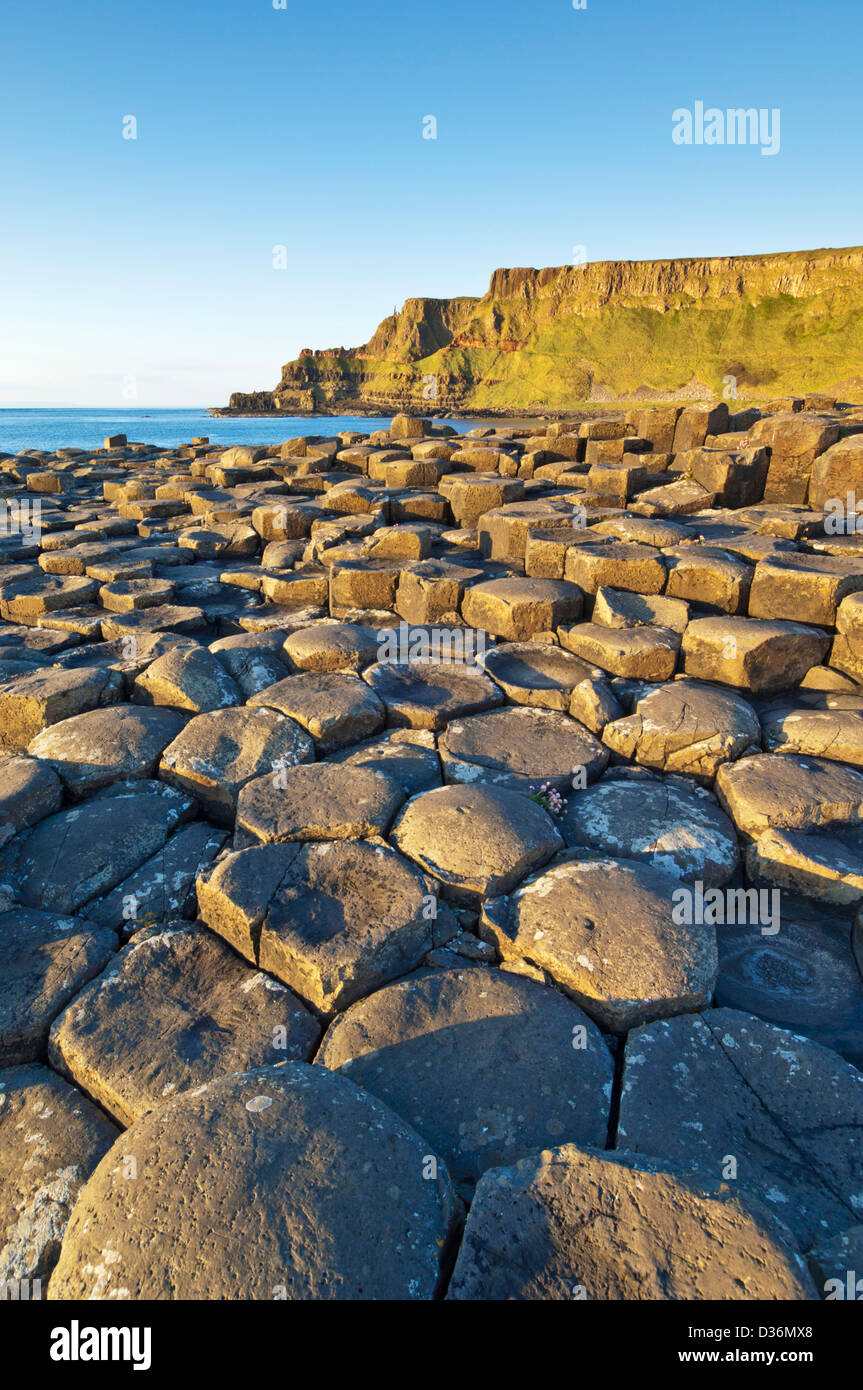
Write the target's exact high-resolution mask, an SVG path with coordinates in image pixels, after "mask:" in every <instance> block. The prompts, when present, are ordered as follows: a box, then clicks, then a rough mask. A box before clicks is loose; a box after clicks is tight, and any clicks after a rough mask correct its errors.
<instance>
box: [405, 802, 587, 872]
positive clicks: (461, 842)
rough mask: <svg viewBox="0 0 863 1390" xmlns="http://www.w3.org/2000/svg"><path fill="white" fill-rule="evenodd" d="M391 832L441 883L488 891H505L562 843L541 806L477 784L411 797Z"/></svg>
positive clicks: (409, 854) (409, 855)
mask: <svg viewBox="0 0 863 1390" xmlns="http://www.w3.org/2000/svg"><path fill="white" fill-rule="evenodd" d="M390 838H391V839H392V841H393V843H394V844H395V845H397V846H398V848H399V849H400V850H401V851H402V852H403V853H404V854H406V855H407V856H408V858H411V859H414V860H416V862H417V863H418V864H420V865H421V866H422V867H423V868H424V869H427V870H428V872H429V873H431V874H433V875H434V877H435V878H438V879H440V881H441V883H442V884H443V885H444V886H445V887H450V888H452V889H454V890H456V891H458V890H461V891H462V892H464V893H467V894H482V895H485V894H488V895H490V896H493V895H494V894H495V893H506V892H508V891H509V889H510V888H512V887H514V886H515V884H516V883H517V882H518V880H519V879H520V878H522V877H523V876H524V875H525V873H526V872H527V871H528V869H530V868H532V867H533V866H534V865H537V864H541V863H544V862H545V860H547V859H549V858H550V857H551V855H552V854H553V853H554V852H555V850H557V849H560V848H561V847H562V840H561V837H560V835H559V834H558V831H557V830H556V828H555V826H554V823H553V821H552V818H551V816H549V815H548V813H547V812H546V811H545V810H543V808H542V807H541V806H538V805H537V804H536V803H535V802H532V801H530V800H529V799H528V798H527V797H526V796H522V795H521V794H520V793H519V792H514V791H508V790H505V789H503V788H499V787H490V786H486V785H480V784H476V785H472V786H452V787H441V788H439V789H438V790H436V791H430V792H424V793H422V795H420V796H417V797H414V798H413V800H412V801H409V802H408V804H407V806H406V807H405V808H404V810H403V811H402V812H401V814H400V816H399V817H398V819H397V821H396V823H395V825H394V826H393V829H392V832H391V837H390Z"/></svg>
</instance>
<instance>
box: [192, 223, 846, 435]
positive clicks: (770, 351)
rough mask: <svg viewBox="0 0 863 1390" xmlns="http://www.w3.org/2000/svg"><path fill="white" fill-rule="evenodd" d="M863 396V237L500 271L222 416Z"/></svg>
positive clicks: (306, 358)
mask: <svg viewBox="0 0 863 1390" xmlns="http://www.w3.org/2000/svg"><path fill="white" fill-rule="evenodd" d="M798 391H803V392H808V391H820V392H829V393H832V394H833V395H834V396H839V397H844V398H847V399H851V400H854V399H860V397H861V395H863V248H861V247H848V248H844V249H839V250H817V251H795V252H789V253H781V254H774V255H764V256H716V257H710V258H700V259H689V260H687V259H678V260H663V261H597V262H590V263H585V264H579V265H569V266H556V267H547V268H546V269H544V270H532V269H510V270H496V271H495V272H494V274H493V275H492V277H491V283H490V284H489V288H488V290H487V292H486V293H485V294H484V295H483V296H482V297H481V298H471V297H468V296H464V297H461V298H458V299H409V300H407V301H406V303H405V304H404V306H403V308H402V310H401V311H400V312H398V313H394V314H392V315H391V316H390V317H389V318H386V319H384V320H383V322H382V323H381V324H380V326H379V327H378V329H377V330H376V332H375V333H374V334H373V336H372V337H371V339H370V340H369V341H368V342H367V343H365V344H364V345H363V346H362V347H355V348H344V347H338V348H326V349H311V348H308V349H305V350H304V351H303V352H302V353H301V354H300V356H299V357H298V358H297V359H296V360H295V361H293V362H288V363H287V364H286V365H285V366H284V367H283V368H282V376H281V380H280V381H279V383H278V385H277V386H276V387H275V388H274V389H273V390H272V391H253V392H235V393H234V394H233V395H232V396H231V398H230V402H229V405H228V407H227V408H226V409H219V410H215V411H214V412H213V413H214V414H216V415H270V414H285V415H297V414H327V413H330V414H342V413H343V414H372V415H388V414H392V413H393V412H395V411H400V410H407V411H411V410H413V411H417V412H420V413H422V414H437V415H446V414H456V415H472V414H473V415H476V414H483V415H489V416H507V415H517V414H521V413H523V412H533V411H539V412H542V413H547V414H551V415H560V414H562V413H565V412H566V411H568V410H570V409H571V408H572V405H573V403H574V402H579V401H580V402H588V401H594V402H606V403H607V402H610V401H615V400H618V401H619V400H626V401H634V400H645V401H646V400H650V399H654V400H663V401H678V402H681V403H687V402H694V401H703V400H709V399H710V398H711V397H713V396H724V397H725V399H728V400H740V401H757V402H758V403H761V404H763V403H765V402H768V401H769V400H770V398H771V397H776V396H781V395H784V394H786V393H788V392H798Z"/></svg>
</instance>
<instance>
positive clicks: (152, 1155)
mask: <svg viewBox="0 0 863 1390" xmlns="http://www.w3.org/2000/svg"><path fill="white" fill-rule="evenodd" d="M121 1145H122V1152H123V1153H124V1154H128V1155H129V1157H131V1158H133V1159H136V1160H137V1169H138V1179H137V1186H136V1188H135V1194H136V1196H135V1204H134V1208H133V1210H132V1211H131V1212H130V1210H129V1193H128V1184H127V1181H126V1180H125V1179H124V1178H123V1176H122V1170H121V1167H120V1165H119V1164H118V1163H117V1158H116V1154H117V1153H118V1152H119V1147H118V1149H116V1150H112V1151H111V1152H110V1153H109V1154H108V1155H107V1156H106V1158H105V1160H104V1161H103V1162H102V1163H101V1164H100V1165H99V1167H98V1168H97V1169H96V1171H95V1172H94V1174H93V1176H92V1178H91V1179H90V1181H89V1182H88V1183H87V1184H86V1186H85V1188H84V1190H83V1191H82V1193H81V1195H80V1197H79V1199H78V1202H77V1204H76V1207H75V1210H74V1212H73V1215H72V1220H71V1221H70V1223H69V1227H68V1229H67V1232H66V1236H65V1238H64V1241H63V1249H62V1253H61V1257H60V1261H59V1264H58V1266H57V1269H56V1271H55V1273H54V1276H53V1278H52V1280H51V1288H50V1292H49V1296H50V1297H51V1298H52V1299H60V1300H65V1299H69V1298H88V1297H100V1298H123V1299H132V1300H137V1299H142V1298H143V1299H147V1298H161V1299H177V1298H195V1299H219V1300H228V1301H231V1300H235V1299H273V1298H276V1299H279V1298H284V1299H290V1300H294V1299H327V1300H329V1299H390V1298H393V1299H396V1298H398V1299H428V1298H431V1297H432V1295H433V1294H434V1292H435V1290H436V1287H437V1284H438V1280H439V1277H440V1261H441V1255H442V1252H443V1250H444V1249H445V1248H446V1245H447V1241H448V1238H449V1236H450V1234H451V1233H452V1231H453V1228H454V1226H455V1222H456V1220H457V1217H458V1206H457V1203H456V1199H455V1197H454V1194H453V1192H452V1188H451V1185H450V1181H449V1178H448V1176H447V1174H446V1171H445V1169H444V1167H443V1165H442V1164H439V1165H437V1169H436V1172H437V1176H436V1177H433V1178H429V1179H428V1180H427V1179H426V1178H425V1177H424V1172H427V1171H429V1164H428V1161H427V1157H428V1156H427V1150H428V1145H427V1144H426V1143H424V1142H423V1141H421V1140H420V1138H419V1136H418V1135H416V1134H415V1133H414V1131H413V1130H411V1129H409V1128H408V1126H407V1125H405V1124H404V1123H403V1121H401V1120H399V1119H398V1118H397V1117H396V1116H395V1115H393V1113H392V1111H390V1110H388V1109H387V1107H386V1106H385V1105H382V1104H381V1103H380V1101H378V1100H376V1099H374V1098H373V1097H372V1096H370V1095H368V1093H367V1092H365V1091H363V1090H361V1089H360V1088H359V1087H356V1086H353V1085H352V1084H351V1082H350V1081H348V1080H347V1079H346V1078H344V1077H342V1076H336V1075H334V1074H333V1073H331V1072H328V1071H326V1070H325V1069H324V1068H323V1067H310V1066H306V1065H304V1064H303V1063H292V1064H290V1065H289V1066H285V1067H259V1068H256V1069H254V1070H253V1071H249V1072H240V1073H238V1074H235V1075H233V1076H225V1077H221V1078H220V1079H219V1080H217V1081H214V1082H211V1083H210V1085H209V1086H206V1087H205V1088H204V1089H202V1090H201V1091H199V1092H198V1094H186V1095H183V1096H179V1097H178V1098H177V1099H176V1100H174V1101H168V1102H167V1104H165V1105H163V1106H160V1107H159V1109H158V1110H156V1111H154V1112H153V1114H151V1115H149V1116H147V1117H146V1118H145V1119H144V1120H142V1121H140V1122H139V1123H138V1124H137V1125H135V1126H134V1128H133V1129H132V1130H131V1131H130V1132H129V1133H128V1134H124V1135H123V1137H122V1140H121ZM432 1157H434V1156H433V1155H432ZM204 1170H205V1171H206V1173H207V1181H206V1182H205V1183H202V1182H201V1180H200V1179H201V1172H202V1171H204ZM358 1212H362V1213H363V1219H362V1220H361V1221H358V1220H357V1219H356V1218H357V1213H358ZM238 1213H241V1214H242V1213H246V1214H247V1215H248V1214H250V1213H254V1218H255V1219H254V1230H253V1231H252V1230H250V1226H249V1221H248V1220H245V1219H242V1216H241V1217H240V1219H238ZM382 1249H384V1250H386V1251H387V1252H388V1256H387V1258H386V1259H385V1260H382V1259H381V1258H380V1252H381V1250H382ZM106 1250H107V1251H110V1259H107V1260H106V1258H105V1251H106Z"/></svg>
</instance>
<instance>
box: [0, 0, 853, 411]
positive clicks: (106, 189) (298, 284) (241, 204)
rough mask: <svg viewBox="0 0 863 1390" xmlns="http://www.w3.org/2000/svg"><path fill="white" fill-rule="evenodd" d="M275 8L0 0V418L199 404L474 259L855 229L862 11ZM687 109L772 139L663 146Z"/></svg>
mask: <svg viewBox="0 0 863 1390" xmlns="http://www.w3.org/2000/svg"><path fill="white" fill-rule="evenodd" d="M275 3H276V4H281V3H284V8H275V7H274V3H273V0H134V3H132V0H75V2H74V3H73V0H6V3H5V5H4V8H3V27H2V49H3V64H2V74H3V76H2V102H0V189H2V202H3V211H2V214H0V267H2V270H0V276H2V283H0V405H37V404H44V405H49V404H58V405H65V404H72V405H93V406H115V405H116V406H122V405H128V406H144V407H147V406H168V405H186V406H204V405H218V404H225V403H226V402H227V397H228V393H229V392H230V391H231V390H255V389H263V388H272V387H273V386H274V385H275V384H276V382H277V381H278V378H279V372H280V368H281V365H282V363H283V362H286V361H288V360H289V359H290V358H292V357H295V356H296V355H297V353H298V352H299V350H300V349H301V348H303V347H332V346H337V345H339V344H344V345H345V346H351V345H355V344H358V343H362V342H365V341H366V340H367V339H368V338H369V337H370V336H371V334H372V332H373V330H374V329H375V327H376V326H377V324H378V322H379V321H380V320H381V319H382V318H383V317H385V315H386V314H388V313H390V312H391V311H392V308H393V306H394V305H399V306H400V305H401V304H402V303H403V301H404V300H405V299H406V298H409V297H414V296H419V295H432V296H450V295H458V294H476V295H480V294H482V293H484V291H485V290H486V288H487V286H488V281H489V277H490V274H491V271H492V270H493V269H494V268H495V267H496V266H503V265H505V266H518V265H526V266H543V265H562V264H566V263H568V262H570V261H571V260H573V259H577V258H578V257H579V255H581V256H582V257H584V256H586V259H588V260H591V261H594V260H607V259H617V258H624V259H636V260H644V259H650V258H652V257H664V256H692V255H730V254H734V253H745V252H765V251H785V250H798V249H808V248H813V247H818V246H846V245H857V244H860V243H863V179H861V147H863V142H861V127H863V118H861V106H860V86H861V77H860V54H861V51H863V0H821V3H820V4H818V5H813V4H812V3H811V0H722V2H721V3H704V0H652V3H648V0H587V5H586V8H585V9H580V10H576V9H574V8H573V4H572V0H434V3H430V2H429V3H426V2H425V0H362V3H350V0H329V2H327V0H275ZM699 100H701V101H703V102H704V103H705V106H707V107H710V106H715V107H718V108H720V109H724V108H728V107H738V106H743V107H756V108H759V109H760V108H765V109H767V110H772V109H773V108H779V110H780V111H781V147H780V150H779V153H778V154H776V155H775V156H764V155H762V154H761V150H760V148H759V147H757V146H748V145H744V146H741V145H735V146H732V145H729V144H725V145H713V146H707V145H703V144H702V145H696V144H692V145H689V146H685V145H678V144H675V143H674V141H673V140H672V125H673V122H672V115H673V113H674V111H675V110H677V109H679V108H692V109H694V105H695V102H696V101H699ZM128 116H134V118H135V120H136V122H137V138H136V139H134V140H132V139H124V138H123V130H124V118H125V117H128ZM427 116H434V117H435V119H436V122H437V138H436V139H424V138H423V118H424V117H427ZM126 128H127V129H128V128H129V127H128V123H127V127H126ZM426 128H427V129H428V124H427V126H426ZM278 246H284V247H286V248H287V254H286V260H287V268H286V269H275V268H274V266H273V248H274V247H278ZM579 247H583V248H584V251H583V252H581V253H580V252H578V251H577V250H574V248H579Z"/></svg>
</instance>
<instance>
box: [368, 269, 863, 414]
mask: <svg viewBox="0 0 863 1390" xmlns="http://www.w3.org/2000/svg"><path fill="white" fill-rule="evenodd" d="M476 327H477V329H482V328H486V330H488V326H487V325H485V324H481V323H479V322H478V323H477V324H476ZM498 331H500V328H498ZM488 337H491V338H492V340H493V335H492V334H491V333H488ZM362 365H363V369H364V374H365V376H366V381H365V382H364V384H363V385H361V387H360V394H361V395H365V394H366V393H373V394H374V395H376V396H377V395H381V394H386V393H389V392H390V391H393V392H395V393H402V392H404V391H405V390H406V389H407V390H410V389H411V387H412V386H413V390H414V391H415V392H416V394H417V395H420V394H421V389H422V377H423V375H425V374H434V375H437V376H439V377H441V378H446V377H447V376H451V377H454V378H455V379H456V382H457V383H458V393H459V395H460V397H461V401H460V403H461V404H462V405H467V406H469V407H470V408H475V409H483V408H488V409H496V410H501V409H511V410H512V409H523V408H527V407H531V406H533V407H536V406H545V407H547V408H548V409H566V408H567V407H568V406H570V405H572V403H573V402H574V401H580V400H586V399H587V398H588V397H589V395H590V393H591V389H593V391H594V392H597V390H598V388H604V389H605V390H606V391H608V392H609V393H612V394H613V395H614V396H615V397H618V398H620V399H625V398H626V397H627V396H628V395H630V394H631V393H634V392H638V391H639V389H640V388H644V387H648V388H651V389H652V390H655V391H659V392H668V393H673V392H675V391H678V390H680V389H681V388H684V387H686V386H687V385H688V384H690V383H692V382H700V383H703V384H704V385H705V386H707V387H708V388H709V389H710V391H711V392H713V393H714V394H716V395H721V394H722V390H723V379H724V378H725V377H727V376H729V375H731V376H734V377H735V378H736V380H737V387H738V394H739V396H740V397H741V398H743V399H766V398H769V397H770V396H778V395H784V394H786V393H788V392H792V391H795V392H799V391H802V390H834V391H835V390H836V389H837V388H842V389H844V390H845V391H846V392H847V391H851V390H853V388H854V386H855V383H856V387H857V392H858V394H859V392H860V390H861V388H863V309H861V307H860V303H859V299H857V298H856V297H852V296H851V295H850V294H843V293H842V292H841V291H835V292H834V293H832V294H828V295H820V296H815V297H812V298H809V299H801V298H795V297H792V296H786V295H779V296H776V297H773V298H768V299H762V300H761V301H760V302H758V303H757V304H755V303H750V302H745V301H744V302H740V301H738V300H735V301H732V302H728V303H725V302H723V301H721V300H719V301H715V302H711V303H709V304H708V303H705V302H704V301H702V302H700V303H694V302H693V304H692V305H691V306H690V305H686V306H684V307H681V308H675V309H671V310H668V311H667V312H661V311H658V310H655V309H650V308H644V307H629V306H621V305H611V304H607V305H605V306H603V308H602V310H601V311H599V312H596V313H592V314H584V315H574V314H570V315H564V316H561V317H559V318H557V319H555V320H551V321H547V322H546V323H544V324H540V325H539V326H538V328H537V331H536V332H535V333H534V334H533V336H531V337H530V338H529V340H528V342H527V344H526V345H525V347H523V348H520V349H517V350H514V351H503V352H502V351H500V349H499V348H496V347H494V346H489V347H469V348H468V347H457V348H444V349H442V350H441V351H439V352H436V353H434V354H433V355H432V356H430V357H426V358H423V359H422V360H421V361H415V362H413V363H410V364H407V363H401V364H396V363H391V362H383V361H382V362H374V361H370V360H368V359H366V361H365V362H364V363H363V364H362ZM445 394H447V393H445Z"/></svg>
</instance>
